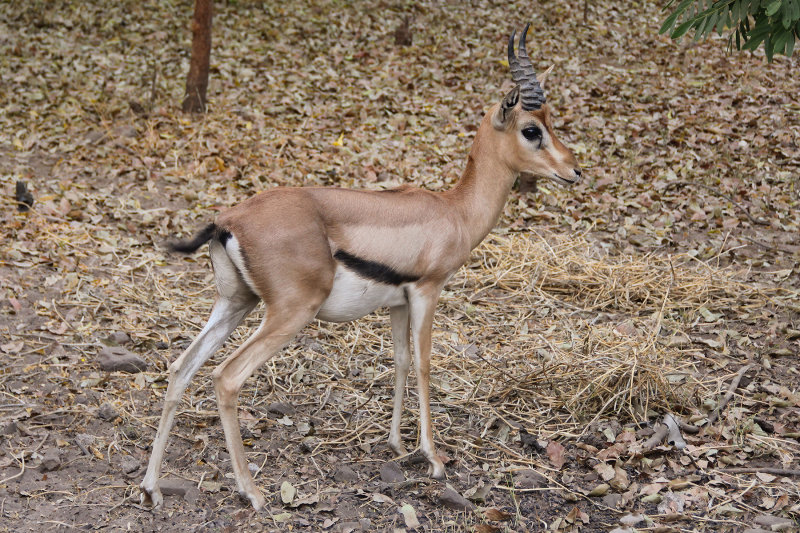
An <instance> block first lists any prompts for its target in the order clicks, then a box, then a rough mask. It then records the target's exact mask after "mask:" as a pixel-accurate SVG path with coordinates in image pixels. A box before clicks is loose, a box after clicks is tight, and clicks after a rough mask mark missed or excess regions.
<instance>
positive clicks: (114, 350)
mask: <svg viewBox="0 0 800 533" xmlns="http://www.w3.org/2000/svg"><path fill="white" fill-rule="evenodd" d="M97 363H98V364H99V365H100V370H105V371H106V372H128V373H129V374H136V373H138V372H141V371H143V370H145V369H146V368H147V362H146V361H145V360H144V359H142V358H141V357H139V356H138V355H136V354H135V353H133V352H129V351H128V350H126V349H125V348H122V347H119V346H106V347H104V348H103V349H101V350H100V353H99V354H97Z"/></svg>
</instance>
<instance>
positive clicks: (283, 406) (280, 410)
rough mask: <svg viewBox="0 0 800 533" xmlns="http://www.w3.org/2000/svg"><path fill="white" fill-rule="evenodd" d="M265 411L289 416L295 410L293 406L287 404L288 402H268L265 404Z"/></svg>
mask: <svg viewBox="0 0 800 533" xmlns="http://www.w3.org/2000/svg"><path fill="white" fill-rule="evenodd" d="M267 411H269V412H270V413H274V414H278V415H283V416H289V415H293V414H294V413H295V412H296V409H295V408H294V406H292V405H289V404H288V403H283V402H272V403H271V404H269V406H267Z"/></svg>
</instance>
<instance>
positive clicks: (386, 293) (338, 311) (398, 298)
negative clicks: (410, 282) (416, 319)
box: [317, 264, 406, 322]
mask: <svg viewBox="0 0 800 533" xmlns="http://www.w3.org/2000/svg"><path fill="white" fill-rule="evenodd" d="M404 285H406V284H405V283H404V284H400V285H392V284H388V283H381V282H379V281H375V280H371V279H367V278H364V277H361V276H359V275H358V274H356V273H355V272H353V271H352V270H350V269H348V268H347V267H345V266H343V265H341V264H338V265H336V273H335V275H334V279H333V288H332V289H331V292H330V294H329V295H328V298H327V299H326V300H325V302H323V304H322V307H320V309H319V311H318V312H317V318H319V319H320V320H325V321H327V322H348V321H350V320H355V319H357V318H361V317H362V316H365V315H368V314H370V313H371V312H373V311H375V310H376V309H378V308H379V307H394V306H398V305H403V304H405V303H406V295H405V289H404Z"/></svg>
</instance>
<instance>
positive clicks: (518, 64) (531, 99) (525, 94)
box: [508, 23, 547, 111]
mask: <svg viewBox="0 0 800 533" xmlns="http://www.w3.org/2000/svg"><path fill="white" fill-rule="evenodd" d="M529 27H530V23H528V24H526V25H525V29H524V30H522V35H520V37H519V57H517V56H516V55H515V54H514V38H515V37H516V35H517V30H514V31H512V32H511V36H510V37H509V38H508V66H509V67H511V78H512V79H513V80H514V83H516V84H517V85H519V91H520V97H521V98H520V99H521V100H522V109H525V110H526V111H534V110H536V109H540V108H541V107H542V106H543V105H544V104H545V102H546V101H547V99H546V98H545V96H544V90H543V89H542V86H541V85H539V81H538V80H537V79H536V72H535V71H534V69H533V63H532V62H531V60H530V58H529V57H528V51H527V50H526V49H525V37H526V36H527V34H528V28H529Z"/></svg>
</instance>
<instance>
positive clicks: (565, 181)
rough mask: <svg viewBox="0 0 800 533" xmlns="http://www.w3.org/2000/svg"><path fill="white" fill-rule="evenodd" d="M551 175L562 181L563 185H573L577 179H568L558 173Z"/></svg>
mask: <svg viewBox="0 0 800 533" xmlns="http://www.w3.org/2000/svg"><path fill="white" fill-rule="evenodd" d="M553 177H554V178H555V179H556V181H557V182H559V183H562V184H564V185H575V184H576V183H578V181H579V179H578V178H576V179H574V180H568V179H566V178H562V177H561V176H559V175H558V174H553Z"/></svg>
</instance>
